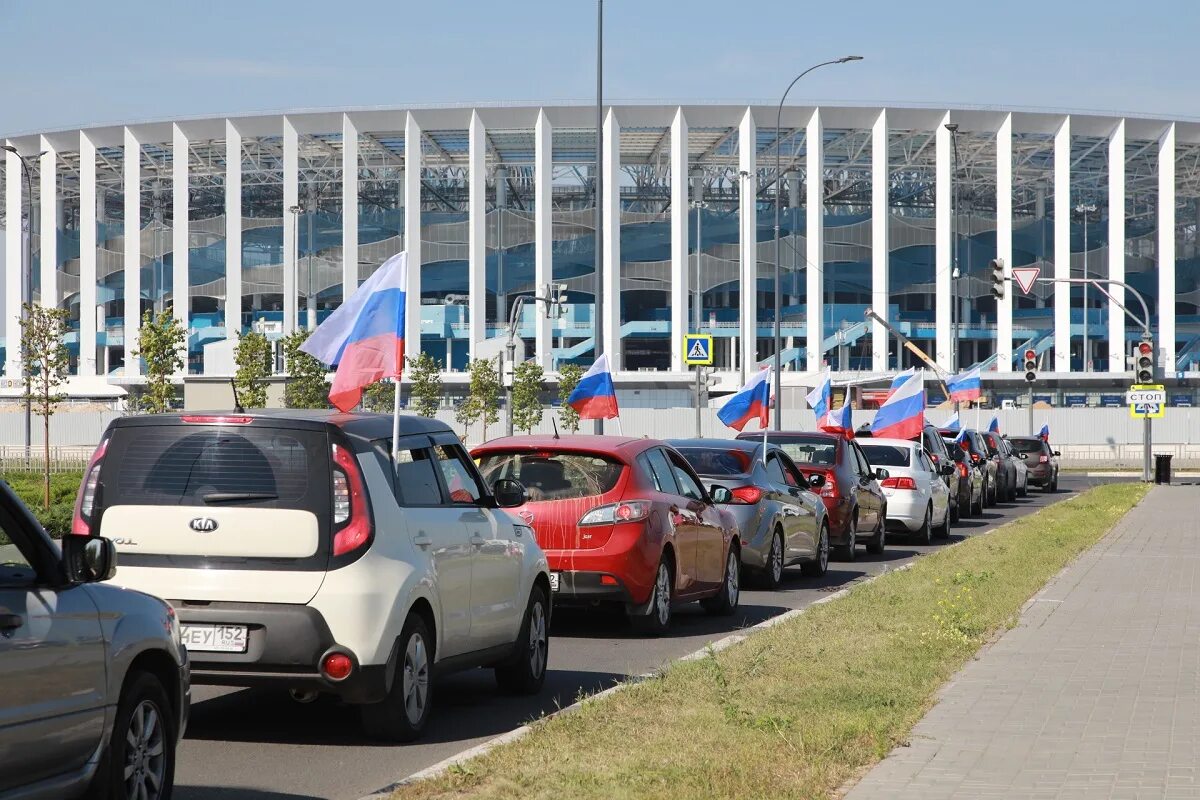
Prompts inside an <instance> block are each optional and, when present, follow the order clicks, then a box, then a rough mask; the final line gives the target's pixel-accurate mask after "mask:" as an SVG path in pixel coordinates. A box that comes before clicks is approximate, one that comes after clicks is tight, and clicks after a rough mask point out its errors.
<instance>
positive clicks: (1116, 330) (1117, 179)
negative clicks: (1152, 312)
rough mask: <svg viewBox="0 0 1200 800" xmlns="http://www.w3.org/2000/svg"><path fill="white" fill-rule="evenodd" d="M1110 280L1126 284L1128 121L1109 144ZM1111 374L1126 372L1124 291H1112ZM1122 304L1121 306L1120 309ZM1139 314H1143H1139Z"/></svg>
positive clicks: (1117, 130) (1121, 122) (1109, 340)
mask: <svg viewBox="0 0 1200 800" xmlns="http://www.w3.org/2000/svg"><path fill="white" fill-rule="evenodd" d="M1108 277H1109V280H1114V281H1124V280H1125V120H1123V119H1122V120H1121V121H1120V122H1118V123H1117V127H1116V128H1115V129H1114V130H1113V132H1112V137H1111V138H1109V140H1108ZM1109 292H1110V293H1111V294H1112V299H1111V300H1109V301H1108V371H1109V372H1125V371H1126V369H1127V367H1126V364H1125V355H1126V351H1127V348H1126V347H1125V312H1124V311H1122V310H1121V306H1122V305H1124V304H1125V287H1123V286H1112V287H1110V288H1109ZM1118 304H1120V305H1118ZM1138 313H1140V312H1138Z"/></svg>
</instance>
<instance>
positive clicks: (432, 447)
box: [72, 410, 550, 741]
mask: <svg viewBox="0 0 1200 800" xmlns="http://www.w3.org/2000/svg"><path fill="white" fill-rule="evenodd" d="M397 448H398V454H397V458H396V461H395V464H394V467H393V461H392V454H391V451H392V418H391V417H390V416H386V415H379V414H339V413H336V412H323V411H322V412H308V411H282V412H271V411H257V410H256V411H254V412H252V413H246V414H241V413H238V414H230V413H224V412H222V413H211V414H210V413H196V414H158V415H149V416H132V417H123V418H120V419H117V420H114V421H113V422H112V424H110V425H109V427H108V430H107V431H106V432H105V434H104V438H103V439H102V440H101V442H100V445H99V447H97V449H96V453H95V455H94V456H93V457H92V461H91V463H90V464H89V465H88V469H87V471H86V472H85V473H84V480H83V484H82V485H81V487H80V491H79V498H78V500H77V502H76V510H75V519H74V522H73V529H72V532H73V533H74V534H77V535H84V536H87V535H102V536H105V537H108V538H111V539H113V540H114V541H115V542H116V545H117V549H118V551H119V552H120V562H119V567H118V569H117V575H116V578H115V581H114V582H116V583H118V584H121V585H124V586H128V587H130V588H133V589H138V590H141V591H144V592H149V593H151V594H155V595H158V596H159V597H162V598H164V599H166V600H167V601H168V602H170V603H171V605H172V606H174V608H175V609H176V611H177V613H178V616H179V621H180V623H181V625H182V634H183V638H184V643H185V644H186V645H187V648H188V651H189V653H190V655H191V659H192V682H193V683H196V684H206V683H207V684H216V685H224V686H279V687H282V688H286V689H290V690H292V691H293V692H297V693H299V694H300V696H302V697H304V696H312V693H313V692H327V693H330V694H334V695H337V696H339V697H340V698H342V699H343V700H344V701H346V702H348V703H354V704H359V705H361V707H362V720H363V724H364V726H365V728H366V729H367V731H368V733H370V734H372V735H375V736H378V737H381V738H387V739H392V740H398V741H408V740H411V739H414V738H416V737H417V736H418V735H420V733H421V730H422V729H423V728H424V726H425V724H426V721H427V720H428V717H429V709H430V701H431V699H432V689H433V684H432V679H433V678H434V677H435V676H436V675H438V674H441V673H443V672H447V671H452V670H456V669H465V668H471V667H491V668H494V669H495V672H496V678H497V682H498V683H499V685H500V687H501V688H502V689H504V690H506V691H511V692H517V693H535V692H537V691H539V690H540V689H541V687H542V683H543V682H544V680H545V676H546V662H547V656H548V652H549V639H548V630H549V624H550V604H549V596H550V580H549V571H548V569H547V566H546V558H545V555H544V554H543V553H542V551H541V549H540V548H539V547H538V544H537V541H536V539H535V538H534V535H533V531H531V530H530V529H529V528H528V527H526V526H525V525H524V524H522V523H521V521H520V520H519V519H516V518H515V517H513V516H512V515H510V514H509V513H508V512H506V511H504V509H505V508H509V507H514V506H519V505H521V504H523V503H524V501H525V492H524V489H523V488H522V487H521V485H520V484H519V483H516V482H515V481H497V483H496V484H495V485H494V486H492V487H484V485H483V483H482V481H481V479H480V477H479V473H478V471H477V470H476V469H475V464H474V463H473V462H472V461H471V459H470V457H469V456H468V455H467V453H466V451H465V450H464V449H463V446H462V443H461V442H460V441H459V439H458V437H457V436H455V435H454V433H453V432H452V431H451V430H450V429H449V428H448V427H447V426H446V425H444V424H442V423H440V422H436V421H434V420H427V419H423V418H421V417H410V416H405V417H403V418H402V419H401V423H400V439H399V441H398V443H397Z"/></svg>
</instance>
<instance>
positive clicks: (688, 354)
mask: <svg viewBox="0 0 1200 800" xmlns="http://www.w3.org/2000/svg"><path fill="white" fill-rule="evenodd" d="M712 344H713V337H711V336H709V335H708V334H705V333H689V334H687V335H686V336H684V337H683V363H685V364H687V365H688V366H689V367H697V366H699V367H711V366H712V363H713V348H712Z"/></svg>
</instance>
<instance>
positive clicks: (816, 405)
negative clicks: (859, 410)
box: [804, 369, 833, 424]
mask: <svg viewBox="0 0 1200 800" xmlns="http://www.w3.org/2000/svg"><path fill="white" fill-rule="evenodd" d="M804 399H805V400H807V401H808V405H809V407H810V408H811V409H812V410H813V414H814V415H816V418H817V421H818V424H819V423H820V420H821V418H822V417H824V416H825V415H826V414H828V413H829V410H830V409H829V407H830V406H831V405H832V404H833V373H832V371H831V370H828V369H827V370H825V374H824V375H822V376H821V382H820V383H818V384H817V385H816V388H814V389H813V390H812V391H811V392H809V393H808V394H807V395H805V396H804Z"/></svg>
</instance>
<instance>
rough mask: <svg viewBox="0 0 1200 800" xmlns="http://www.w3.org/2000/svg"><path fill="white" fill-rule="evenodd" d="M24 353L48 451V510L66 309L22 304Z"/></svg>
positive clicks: (28, 388) (28, 395)
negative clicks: (52, 427)
mask: <svg viewBox="0 0 1200 800" xmlns="http://www.w3.org/2000/svg"><path fill="white" fill-rule="evenodd" d="M22 305H23V307H24V309H25V314H24V316H23V317H22V319H21V355H22V357H23V360H24V361H25V365H26V370H25V371H26V373H27V375H26V377H25V397H24V399H26V400H28V401H29V403H30V406H31V407H32V409H33V413H35V414H37V415H38V416H39V417H41V418H42V443H43V448H42V449H43V452H44V453H45V457H46V458H45V471H44V477H45V481H44V485H43V488H44V497H43V503H44V506H45V510H46V511H49V510H50V417H51V416H52V415H53V414H54V410H55V408H57V406H58V404H59V403H60V402H61V401H62V399H63V396H62V395H61V394H59V393H58V387H59V386H61V385H62V383H63V381H64V380H66V373H67V363H68V355H67V346H66V345H65V344H63V336H65V335H66V332H67V316H68V314H67V310H66V309H64V308H46V307H44V306H40V305H33V304H31V303H23V304H22Z"/></svg>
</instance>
